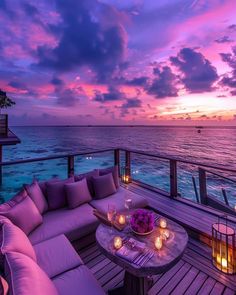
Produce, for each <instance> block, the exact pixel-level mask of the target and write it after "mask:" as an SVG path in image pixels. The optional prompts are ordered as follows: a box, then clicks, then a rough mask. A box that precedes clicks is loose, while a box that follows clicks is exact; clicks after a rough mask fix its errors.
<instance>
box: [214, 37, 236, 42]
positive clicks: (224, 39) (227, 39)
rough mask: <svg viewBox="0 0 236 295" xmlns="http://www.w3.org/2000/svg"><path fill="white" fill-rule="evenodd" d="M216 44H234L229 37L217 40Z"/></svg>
mask: <svg viewBox="0 0 236 295" xmlns="http://www.w3.org/2000/svg"><path fill="white" fill-rule="evenodd" d="M215 42H216V43H232V42H234V41H233V40H232V39H230V37H229V36H223V37H221V38H219V39H216V40H215Z"/></svg>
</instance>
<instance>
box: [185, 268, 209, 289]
mask: <svg viewBox="0 0 236 295" xmlns="http://www.w3.org/2000/svg"><path fill="white" fill-rule="evenodd" d="M206 279H207V275H206V274H205V273H204V272H199V274H198V275H197V276H196V278H195V280H194V281H193V282H192V283H191V285H190V286H189V287H188V288H187V290H186V292H185V295H195V294H197V292H198V290H199V289H200V288H201V287H202V285H203V284H204V282H205V281H206Z"/></svg>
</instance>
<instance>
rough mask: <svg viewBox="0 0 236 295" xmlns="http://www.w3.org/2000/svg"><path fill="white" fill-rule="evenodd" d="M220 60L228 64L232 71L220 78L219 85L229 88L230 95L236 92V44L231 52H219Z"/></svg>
mask: <svg viewBox="0 0 236 295" xmlns="http://www.w3.org/2000/svg"><path fill="white" fill-rule="evenodd" d="M220 56H221V58H222V60H223V61H224V62H225V63H227V64H228V66H229V67H230V68H232V71H231V72H229V73H226V74H225V75H224V76H223V77H222V78H221V80H220V85H222V86H224V87H227V88H229V89H230V90H231V91H230V93H231V95H232V96H234V95H235V94H236V46H234V47H232V53H221V54H220Z"/></svg>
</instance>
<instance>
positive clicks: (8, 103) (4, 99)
mask: <svg viewBox="0 0 236 295" xmlns="http://www.w3.org/2000/svg"><path fill="white" fill-rule="evenodd" d="M15 104H16V103H15V102H14V101H13V100H11V99H10V98H9V97H8V96H7V94H6V92H4V91H2V90H1V89H0V114H1V110H2V109H7V108H10V107H12V106H13V105H15Z"/></svg>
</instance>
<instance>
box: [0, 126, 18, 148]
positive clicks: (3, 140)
mask: <svg viewBox="0 0 236 295" xmlns="http://www.w3.org/2000/svg"><path fill="white" fill-rule="evenodd" d="M18 143H21V141H20V139H19V137H17V136H16V135H15V134H14V133H13V132H12V131H11V130H8V135H7V136H0V145H2V146H3V145H15V144H18Z"/></svg>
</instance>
